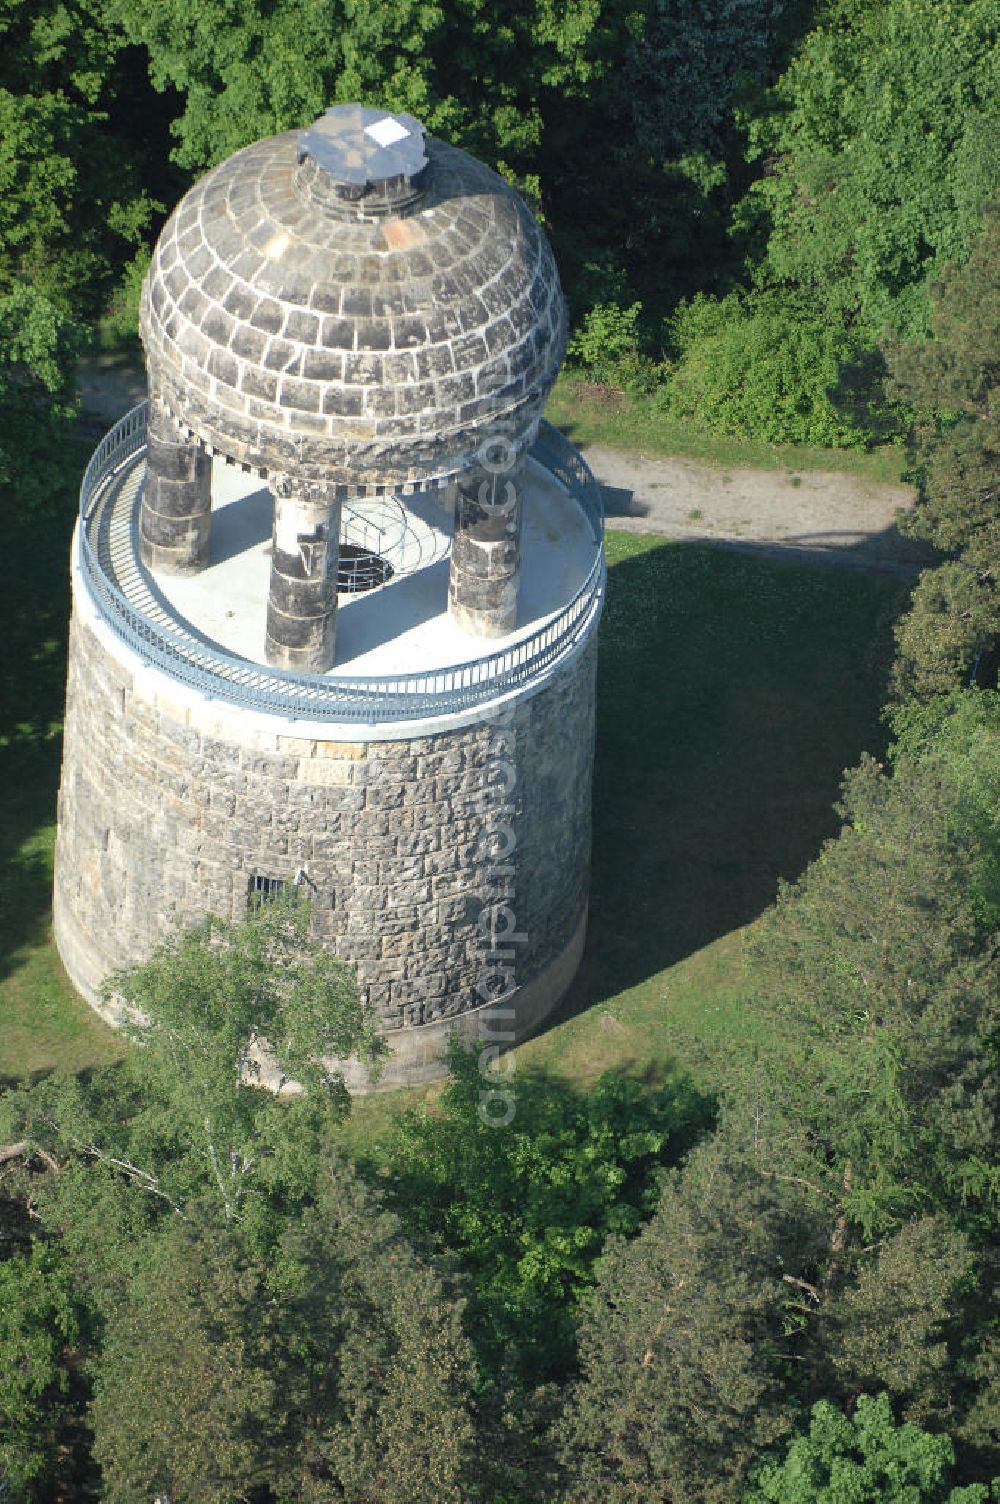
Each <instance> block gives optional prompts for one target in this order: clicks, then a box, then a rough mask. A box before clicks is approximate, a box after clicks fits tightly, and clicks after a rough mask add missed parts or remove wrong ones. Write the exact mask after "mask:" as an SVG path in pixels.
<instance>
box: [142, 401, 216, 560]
mask: <svg viewBox="0 0 1000 1504" xmlns="http://www.w3.org/2000/svg"><path fill="white" fill-rule="evenodd" d="M146 445H147V448H146V480H145V485H144V487H143V494H142V507H141V509H140V512H139V550H140V553H141V554H142V559H143V563H144V564H146V565H147V566H148V567H149V568H150V569H162V570H165V571H166V572H167V573H168V574H194V573H195V572H196V571H197V570H199V569H204V567H205V565H206V564H207V563H208V535H209V529H210V526H211V516H212V461H211V458H210V457H209V455H207V454H206V453H205V450H204V449H203V448H202V446H201V444H199V443H198V441H197V440H196V439H188V438H185V437H184V435H183V434H182V433H181V431H180V429H179V428H178V427H177V425H176V423H174V421H173V420H172V418H171V416H170V414H169V412H168V411H167V409H166V407H165V406H164V404H163V403H162V402H161V401H160V400H159V399H158V398H156V397H153V398H151V399H150V403H149V420H148V426H147V429H146Z"/></svg>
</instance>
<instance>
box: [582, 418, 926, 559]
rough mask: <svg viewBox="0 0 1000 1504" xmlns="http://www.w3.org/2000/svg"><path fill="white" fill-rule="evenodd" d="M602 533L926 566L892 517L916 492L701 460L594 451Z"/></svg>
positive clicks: (590, 453)
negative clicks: (611, 530) (602, 513)
mask: <svg viewBox="0 0 1000 1504" xmlns="http://www.w3.org/2000/svg"><path fill="white" fill-rule="evenodd" d="M583 453H584V455H585V457H586V460H587V463H588V464H589V465H590V468H591V469H592V470H593V472H594V474H595V475H596V477H597V479H598V480H599V481H600V483H601V488H602V490H603V492H604V506H605V511H606V513H607V520H608V526H609V527H613V528H625V529H627V530H629V531H631V532H638V533H660V534H662V535H663V536H664V537H668V538H685V539H689V540H691V541H698V542H706V543H718V544H724V545H727V546H729V547H735V548H748V549H749V548H752V549H754V550H756V551H760V550H761V549H763V550H765V551H768V552H770V551H773V552H775V553H781V554H792V555H793V556H797V557H800V558H802V559H804V560H806V561H808V562H817V563H826V564H836V565H840V566H842V567H843V566H846V567H848V568H855V569H876V570H881V571H884V572H886V573H890V574H897V575H901V576H907V575H911V574H913V573H914V572H915V571H916V570H917V569H919V568H920V567H921V565H922V563H924V562H926V558H927V553H926V550H925V549H924V548H923V546H922V545H920V544H916V543H914V542H913V541H912V540H910V539H908V538H902V537H901V536H900V534H899V531H898V529H897V527H896V523H895V517H896V512H897V511H898V510H899V509H900V508H909V507H911V506H912V505H913V491H912V490H911V488H910V487H908V486H904V485H885V484H880V483H878V482H875V481H868V480H863V479H859V478H858V477H857V476H853V475H841V474H838V473H835V472H832V471H818V470H817V471H808V470H807V471H803V472H802V474H801V475H795V474H789V473H788V472H785V471H780V470H751V469H732V470H721V469H717V468H716V467H714V466H711V465H703V464H699V463H698V461H697V460H688V459H666V458H660V457H659V456H653V455H642V454H626V453H624V452H623V451H621V450H617V449H608V448H605V447H604V446H603V445H599V444H591V445H589V446H587V447H586V448H584V450H583Z"/></svg>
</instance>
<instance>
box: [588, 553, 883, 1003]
mask: <svg viewBox="0 0 1000 1504" xmlns="http://www.w3.org/2000/svg"><path fill="white" fill-rule="evenodd" d="M609 558H610V562H611V564H612V567H611V569H610V571H609V586H608V600H607V606H606V610H605V616H604V621H603V623H602V628H601V640H600V658H599V666H598V697H597V758H596V768H595V778H594V855H593V881H592V887H591V905H590V925H589V939H588V945H587V950H586V954H585V958H584V964H583V966H582V967H581V971H580V974H579V976H578V978H577V982H576V983H575V985H574V987H573V988H572V989H571V992H570V994H569V996H568V997H567V999H566V1000H565V1002H564V1004H563V1006H562V1009H561V1010H560V1016H561V1017H564V1018H565V1017H567V1016H570V1015H571V1014H573V1013H576V1012H579V1011H581V1010H582V1009H584V1008H586V1007H588V1006H589V1005H590V1004H592V1003H594V1002H596V1001H599V1000H601V999H603V998H607V997H609V996H613V995H614V994H616V993H618V992H621V991H623V990H624V989H625V988H628V987H630V986H633V985H636V984H638V983H640V982H642V981H644V980H645V979H647V978H648V977H650V976H652V975H655V974H656V973H658V972H660V971H662V970H663V969H664V968H666V967H668V966H670V965H672V964H674V963H675V962H677V961H679V960H681V959H682V958H683V957H685V956H687V955H689V954H691V953H692V952H694V951H696V950H699V949H700V948H701V947H703V946H705V945H707V944H709V943H710V942H711V941H713V940H715V939H717V938H718V937H719V936H721V935H724V934H726V933H727V932H729V931H731V930H733V929H736V928H738V927H739V926H741V925H744V924H746V923H748V922H749V921H750V920H752V919H754V918H755V917H756V916H757V915H758V914H760V913H761V911H762V910H763V909H765V908H766V907H767V906H768V905H769V904H770V903H771V902H772V901H773V899H774V897H775V893H776V890H777V885H778V880H779V879H780V878H785V879H792V878H794V877H796V876H797V875H798V874H799V873H801V872H802V870H803V868H804V867H805V866H806V865H807V864H808V863H809V862H810V861H811V860H812V859H813V858H814V857H815V856H816V854H817V852H818V850H819V848H820V845H821V843H822V842H823V840H824V839H826V838H827V837H829V836H832V835H833V834H834V833H835V831H836V829H837V824H838V822H837V817H836V814H835V812H834V810H833V804H834V802H835V800H836V799H837V797H838V792H839V786H840V780H841V776H842V770H843V769H844V768H845V767H847V766H849V765H851V764H853V763H855V762H856V761H857V759H858V757H859V755H860V754H861V753H862V752H863V751H865V750H868V751H871V752H873V753H875V754H876V755H877V754H878V753H879V752H880V751H881V750H882V749H884V746H885V740H886V738H885V731H884V728H883V727H882V725H881V724H880V707H881V705H882V703H883V701H884V698H885V693H886V679H887V672H888V664H889V655H890V649H891V623H892V620H893V619H894V617H895V615H896V614H897V613H898V610H899V609H900V606H901V603H902V599H903V596H904V587H903V586H902V585H901V584H900V583H899V582H897V581H893V580H890V579H887V578H885V577H879V576H875V575H871V574H860V573H850V572H847V571H841V570H832V569H817V568H810V567H806V566H803V565H798V564H789V563H785V562H784V561H782V560H778V559H775V558H773V557H771V556H768V555H767V554H765V553H761V554H759V555H758V554H755V553H754V552H753V551H752V550H747V551H742V552H731V551H726V550H722V549H714V548H710V547H703V546H697V545H690V544H676V543H675V544H664V543H660V542H657V541H656V540H654V539H651V538H646V537H635V536H631V535H629V536H623V535H621V534H619V535H617V537H614V538H613V539H612V540H611V546H610V548H609Z"/></svg>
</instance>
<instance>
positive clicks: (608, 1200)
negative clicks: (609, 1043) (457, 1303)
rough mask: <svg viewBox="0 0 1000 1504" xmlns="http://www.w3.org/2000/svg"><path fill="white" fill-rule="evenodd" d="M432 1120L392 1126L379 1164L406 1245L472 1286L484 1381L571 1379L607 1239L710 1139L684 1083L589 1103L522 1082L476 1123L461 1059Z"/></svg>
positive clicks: (629, 1088) (610, 1082) (601, 1088)
mask: <svg viewBox="0 0 1000 1504" xmlns="http://www.w3.org/2000/svg"><path fill="white" fill-rule="evenodd" d="M449 1063H450V1067H451V1075H450V1079H449V1081H448V1083H447V1085H446V1086H445V1088H444V1091H443V1092H442V1094H441V1097H440V1099H439V1100H438V1101H437V1102H435V1104H434V1110H433V1112H428V1111H410V1112H407V1113H404V1114H402V1115H401V1117H400V1118H399V1120H398V1122H397V1124H396V1126H395V1129H394V1131H393V1133H392V1135H391V1137H390V1138H389V1140H388V1142H387V1143H386V1145H385V1146H384V1148H383V1149H382V1150H381V1152H380V1154H379V1164H378V1168H379V1170H380V1171H381V1173H382V1174H384V1175H387V1176H388V1186H389V1191H388V1194H389V1198H390V1202H391V1204H392V1205H393V1207H394V1209H395V1210H396V1211H398V1213H399V1215H400V1216H401V1217H402V1218H403V1221H404V1225H405V1226H406V1228H407V1229H408V1231H409V1232H410V1233H411V1235H412V1236H414V1237H415V1238H417V1239H419V1240H420V1242H421V1243H425V1244H426V1245H427V1246H428V1247H430V1248H431V1249H433V1250H434V1251H435V1252H436V1253H439V1254H441V1255H447V1256H451V1257H457V1258H458V1259H460V1260H461V1263H462V1266H463V1267H464V1268H465V1269H466V1270H467V1271H468V1272H469V1274H470V1275H471V1277H472V1282H473V1288H472V1291H471V1292H470V1299H469V1312H468V1317H469V1327H470V1331H471V1332H472V1334H473V1336H474V1338H475V1341H476V1344H477V1348H478V1350H479V1352H480V1354H481V1356H482V1359H483V1362H484V1365H485V1367H486V1368H487V1369H488V1370H489V1371H490V1372H492V1373H494V1374H496V1373H499V1372H500V1371H501V1370H505V1369H506V1370H509V1371H510V1373H511V1374H516V1375H517V1376H518V1377H519V1378H520V1380H521V1381H522V1383H525V1384H527V1385H528V1386H530V1385H532V1384H535V1383H538V1382H541V1381H542V1380H553V1379H559V1378H561V1377H562V1376H563V1374H564V1373H565V1371H566V1369H567V1368H569V1367H570V1366H571V1365H572V1352H573V1336H574V1323H575V1317H576V1302H577V1300H578V1298H579V1297H580V1295H581V1293H582V1292H583V1291H584V1290H585V1289H586V1288H587V1287H588V1286H589V1285H590V1283H591V1281H592V1278H593V1268H594V1264H595V1261H596V1260H597V1258H598V1256H599V1255H600V1252H601V1249H602V1246H603V1244H604V1242H605V1240H606V1238H607V1236H608V1234H609V1233H612V1232H616V1233H619V1234H623V1235H630V1234H632V1233H634V1232H636V1231H637V1230H638V1229H639V1227H641V1226H642V1223H643V1221H644V1220H645V1218H646V1217H647V1216H648V1215H649V1214H650V1213H651V1212H652V1210H653V1208H654V1207H655V1205H656V1200H657V1194H658V1192H657V1174H658V1170H659V1168H660V1167H661V1166H663V1165H664V1164H667V1163H670V1162H673V1161H676V1159H677V1158H678V1157H679V1155H680V1153H681V1152H682V1151H683V1149H685V1148H686V1147H687V1146H688V1145H689V1144H690V1143H691V1142H692V1141H693V1140H694V1138H695V1137H696V1136H697V1135H698V1133H699V1131H700V1130H702V1129H704V1128H705V1127H707V1126H708V1122H709V1119H710V1104H709V1103H708V1102H707V1101H706V1100H705V1099H704V1098H702V1097H700V1096H699V1095H698V1094H697V1093H696V1092H695V1091H694V1089H693V1088H692V1087H691V1086H690V1084H689V1083H688V1082H687V1081H685V1080H684V1079H683V1078H681V1079H678V1080H676V1081H670V1082H668V1083H667V1084H666V1085H665V1086H663V1087H661V1088H660V1089H659V1090H657V1091H655V1092H648V1093H647V1092H644V1091H643V1089H642V1088H641V1087H640V1086H639V1084H638V1083H636V1082H631V1081H627V1080H623V1079H622V1078H621V1077H619V1076H614V1075H603V1076H601V1077H600V1078H599V1079H598V1081H597V1082H596V1083H595V1085H594V1087H593V1089H592V1090H591V1091H590V1092H589V1093H586V1094H580V1093H577V1092H575V1091H573V1090H572V1089H571V1088H570V1087H569V1086H568V1085H566V1084H564V1083H562V1082H560V1081H558V1080H555V1079H552V1078H551V1077H538V1078H535V1077H531V1076H527V1075H519V1077H518V1083H517V1113H516V1116H515V1117H514V1119H513V1120H512V1121H511V1122H510V1123H509V1124H504V1125H502V1126H500V1125H497V1124H495V1123H491V1122H489V1121H486V1120H484V1118H483V1117H482V1116H481V1114H480V1110H479V1109H480V1103H481V1100H482V1092H483V1078H482V1076H481V1074H480V1070H479V1061H478V1060H477V1057H476V1055H475V1054H474V1053H470V1052H469V1051H467V1050H464V1049H462V1048H461V1047H460V1046H459V1045H457V1044H456V1045H455V1046H454V1047H453V1048H452V1050H451V1052H450V1056H449Z"/></svg>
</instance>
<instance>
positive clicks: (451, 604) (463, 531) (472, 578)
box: [448, 455, 524, 637]
mask: <svg viewBox="0 0 1000 1504" xmlns="http://www.w3.org/2000/svg"><path fill="white" fill-rule="evenodd" d="M523 492H524V457H523V455H522V456H520V457H518V458H517V459H514V460H513V462H512V464H511V466H510V468H509V469H506V470H504V471H501V472H497V471H494V470H491V469H489V468H483V467H480V466H477V467H476V468H475V469H474V470H471V471H469V472H468V474H466V475H462V476H459V478H458V480H457V481H456V483H455V531H454V536H453V541H452V545H451V569H450V572H449V575H448V613H449V615H450V616H451V618H452V620H453V621H454V622H455V623H456V625H458V626H459V627H461V629H462V631H463V632H468V633H469V634H470V635H471V636H473V637H502V636H503V635H504V633H505V632H511V631H513V629H514V627H515V626H516V625H517V591H518V585H519V583H520V577H521V512H522V502H523Z"/></svg>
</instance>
